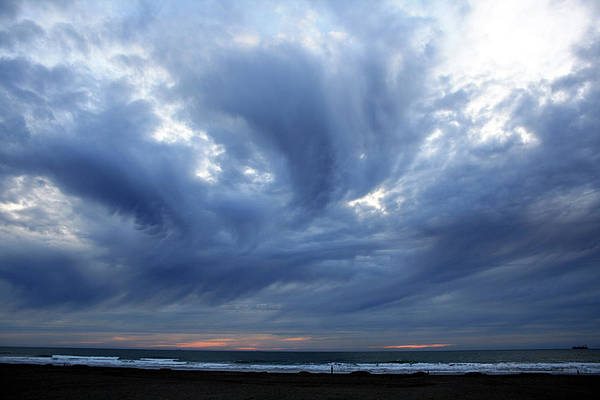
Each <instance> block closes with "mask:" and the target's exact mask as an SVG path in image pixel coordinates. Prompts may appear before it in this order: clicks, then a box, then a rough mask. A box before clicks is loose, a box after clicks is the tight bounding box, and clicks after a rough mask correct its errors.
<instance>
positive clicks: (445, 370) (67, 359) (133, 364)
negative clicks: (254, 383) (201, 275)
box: [0, 355, 600, 375]
mask: <svg viewBox="0 0 600 400" xmlns="http://www.w3.org/2000/svg"><path fill="white" fill-rule="evenodd" d="M0 363H8V364H52V365H64V366H68V365H88V366H102V367H121V368H140V369H160V368H171V369H181V370H203V371H242V372H289V373H293V372H301V371H306V372H313V373H329V372H330V371H331V366H333V370H334V372H335V373H346V374H348V373H352V372H356V371H368V372H370V373H372V374H413V373H416V372H425V373H429V374H435V375H462V374H466V373H471V372H479V373H483V374H519V373H549V374H570V375H577V374H582V375H599V374H600V363H579V362H562V363H517V362H501V363H423V362H383V363H382V362H380V363H343V362H334V363H316V364H310V363H302V364H272V363H271V364H268V363H258V362H256V361H255V360H253V361H249V362H239V361H237V362H236V361H232V362H196V361H194V362H192V361H190V362H186V361H181V360H178V359H176V358H140V359H136V360H128V359H121V358H119V357H118V356H114V357H112V356H71V355H52V356H51V357H22V356H20V357H9V356H7V357H5V356H2V357H0Z"/></svg>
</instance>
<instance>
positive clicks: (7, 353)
mask: <svg viewBox="0 0 600 400" xmlns="http://www.w3.org/2000/svg"><path fill="white" fill-rule="evenodd" d="M0 363H9V364H52V365H88V366H103V367H123V368H143V369H161V368H169V369H182V370H204V371H248V372H250V371H253V372H301V371H307V372H313V373H319V372H321V373H330V372H331V368H332V367H333V372H334V373H351V372H355V371H368V372H370V373H374V374H410V373H415V372H425V373H429V374H448V375H457V374H465V373H468V372H480V373H485V374H517V373H551V374H573V375H575V374H585V375H598V374H600V350H464V351H451V350H436V351H423V350H419V351H368V352H283V351H198V350H138V349H89V348H46V347H0Z"/></svg>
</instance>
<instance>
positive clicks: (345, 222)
mask: <svg viewBox="0 0 600 400" xmlns="http://www.w3.org/2000/svg"><path fill="white" fill-rule="evenodd" d="M488 3H489V4H488ZM3 4H4V5H3V6H2V7H0V28H1V29H0V110H1V111H0V288H1V290H0V297H1V298H0V303H1V304H3V305H2V308H1V309H0V318H1V319H0V321H1V323H0V325H1V326H2V329H1V331H0V343H2V344H17V345H18V344H41V345H48V344H77V343H85V341H86V340H87V341H88V342H90V340H92V341H94V342H95V343H96V344H101V345H102V344H104V345H120V344H123V341H122V340H117V339H114V338H115V337H119V338H122V337H123V336H124V334H129V335H130V336H131V337H137V338H138V339H139V338H140V336H139V335H140V334H142V333H146V334H151V335H153V336H152V338H153V339H152V340H154V341H155V342H149V341H148V340H141V339H139V340H137V342H136V340H134V339H132V340H131V341H127V342H126V344H127V345H130V346H133V345H136V343H137V344H140V345H141V344H143V345H144V346H150V345H157V346H164V345H169V344H173V343H178V342H181V343H195V342H198V343H212V342H214V341H215V339H214V338H218V337H225V336H226V335H230V336H227V337H230V339H228V340H233V339H231V337H235V343H236V346H238V347H252V346H251V345H252V344H253V343H254V344H255V342H257V341H258V342H259V343H260V346H263V347H266V346H267V342H269V341H275V342H276V340H274V339H273V337H274V336H269V335H276V337H280V338H282V339H281V340H280V342H281V343H283V344H282V345H283V346H284V347H285V346H288V347H287V348H331V349H333V348H368V347H370V346H381V347H383V346H401V345H405V344H407V343H410V344H412V343H415V344H417V345H418V344H427V343H453V344H457V345H459V346H466V347H468V346H475V347H481V346H505V347H506V346H554V345H570V344H572V343H574V342H576V343H579V342H582V343H583V342H589V343H590V344H593V343H592V342H593V340H597V334H598V332H599V329H600V315H599V314H598V310H599V309H600V307H599V302H598V299H599V298H600V297H599V295H600V293H599V291H600V289H599V288H600V285H599V284H600V269H599V268H598V267H599V262H600V257H599V241H598V238H600V213H599V209H600V208H599V206H600V192H599V190H598V189H599V187H600V174H599V173H598V171H599V169H598V165H600V160H599V158H600V134H599V133H600V120H599V114H598V110H599V109H600V91H599V83H600V82H599V79H600V76H599V74H598V70H599V68H598V66H599V61H600V59H599V57H600V41H599V39H600V35H599V31H598V27H597V24H595V23H594V21H597V18H598V12H599V10H598V8H597V5H596V4H595V3H594V2H586V1H581V2H569V3H568V4H567V2H502V4H500V5H499V4H496V2H474V3H472V4H470V3H464V4H457V3H455V2H451V3H450V2H435V3H434V4H431V5H429V6H427V5H422V4H417V3H412V2H399V3H395V2H389V3H388V2H386V3H381V4H379V5H378V6H377V7H374V6H368V5H367V4H366V3H361V2H357V3H352V4H348V3H347V2H339V3H338V2H330V3H320V2H316V3H313V2H294V3H284V4H276V3H274V2H259V3H258V4H255V3H254V2H249V3H244V2H232V3H227V2H216V3H213V2H189V3H188V2H173V3H163V4H160V5H157V4H155V3H152V2H139V3H127V5H126V6H123V5H121V4H120V3H114V4H112V5H111V6H104V5H103V6H102V7H100V6H96V5H93V4H89V3H87V2H71V1H66V2H55V3H52V2H48V3H44V4H40V3H38V2H27V1H25V2H13V3H11V2H5V3H3ZM135 335H138V336H135ZM161 335H163V336H161ZM169 335H171V336H169ZM173 335H180V336H177V337H174V336H173ZM181 335H183V336H181ZM185 335H187V336H185ZM190 335H192V336H190ZM193 335H196V336H193ZM224 335H225V336H224ZM260 335H266V336H265V337H267V338H268V339H269V338H270V339H269V340H267V339H265V341H261V340H259V339H256V337H262V336H260ZM277 335H278V336H277ZM161 337H162V339H160V338H161ZM244 337H248V340H247V341H244V339H243V338H244ZM286 337H287V338H290V337H291V338H298V337H301V338H305V337H306V338H310V340H306V341H289V340H288V341H287V342H286V340H285V339H283V338H286ZM86 338H87V339H86ZM90 338H92V339H90ZM111 338H112V339H111ZM169 338H170V339H169ZM251 338H254V339H251ZM90 343H91V342H90ZM598 344H600V343H598Z"/></svg>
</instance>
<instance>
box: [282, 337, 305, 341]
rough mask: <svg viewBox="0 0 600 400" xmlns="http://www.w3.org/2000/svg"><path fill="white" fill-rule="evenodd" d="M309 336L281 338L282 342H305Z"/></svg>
mask: <svg viewBox="0 0 600 400" xmlns="http://www.w3.org/2000/svg"><path fill="white" fill-rule="evenodd" d="M310 339H311V338H310V337H291V338H286V339H283V341H284V342H307V341H309V340H310Z"/></svg>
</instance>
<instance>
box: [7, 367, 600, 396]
mask: <svg viewBox="0 0 600 400" xmlns="http://www.w3.org/2000/svg"><path fill="white" fill-rule="evenodd" d="M0 371H1V373H0V375H1V376H2V381H3V391H2V392H3V398H5V399H40V398H44V399H84V398H85V399H312V400H318V399H592V398H594V399H595V398H597V394H598V393H600V376H598V375H588V376H577V375H549V374H518V375H482V374H466V375H426V374H411V375H399V374H368V373H354V374H333V375H331V374H311V373H257V372H217V371H181V370H178V371H175V370H168V369H161V370H147V369H146V370H144V369H136V368H107V367H88V366H51V365H24V364H21V365H14V364H12V365H11V364H0Z"/></svg>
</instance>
